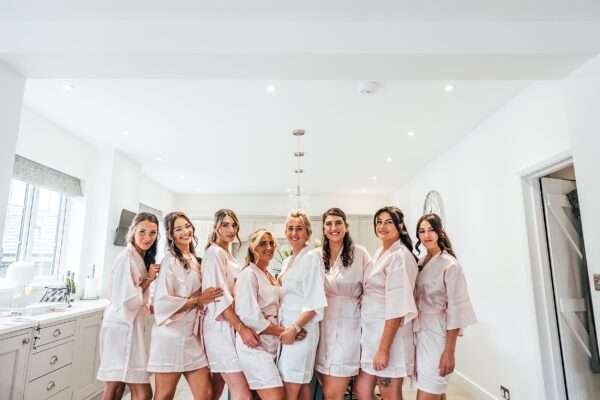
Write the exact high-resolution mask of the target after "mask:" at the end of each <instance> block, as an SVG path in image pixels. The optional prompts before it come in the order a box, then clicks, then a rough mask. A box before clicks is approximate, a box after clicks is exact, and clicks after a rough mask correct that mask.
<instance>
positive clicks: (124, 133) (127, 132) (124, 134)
mask: <svg viewBox="0 0 600 400" xmlns="http://www.w3.org/2000/svg"><path fill="white" fill-rule="evenodd" d="M121 135H123V136H129V131H127V130H125V131H123V132H121Z"/></svg>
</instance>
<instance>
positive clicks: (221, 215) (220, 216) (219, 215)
mask: <svg viewBox="0 0 600 400" xmlns="http://www.w3.org/2000/svg"><path fill="white" fill-rule="evenodd" d="M225 217H230V218H231V219H232V220H233V222H234V223H235V224H236V225H237V231H236V232H235V237H236V238H237V240H238V241H239V242H240V243H242V240H241V239H240V220H239V219H238V217H237V215H235V213H234V212H233V210H230V209H228V208H222V209H220V210H218V211H217V212H216V213H215V216H214V224H213V230H212V232H211V233H210V235H209V236H208V243H206V246H205V249H208V248H209V247H210V245H211V244H213V243H217V239H218V236H217V231H218V230H219V228H221V225H222V224H223V220H224V219H225Z"/></svg>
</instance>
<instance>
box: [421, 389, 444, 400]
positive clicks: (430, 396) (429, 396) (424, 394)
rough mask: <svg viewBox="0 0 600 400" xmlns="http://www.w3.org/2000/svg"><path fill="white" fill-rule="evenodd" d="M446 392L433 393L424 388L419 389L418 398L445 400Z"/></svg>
mask: <svg viewBox="0 0 600 400" xmlns="http://www.w3.org/2000/svg"><path fill="white" fill-rule="evenodd" d="M445 399H446V395H445V394H432V393H427V392H424V391H422V390H420V389H419V390H417V400H445Z"/></svg>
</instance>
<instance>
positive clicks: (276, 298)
mask: <svg viewBox="0 0 600 400" xmlns="http://www.w3.org/2000/svg"><path fill="white" fill-rule="evenodd" d="M235 289H236V290H235V293H236V295H235V312H236V313H237V315H238V316H239V318H240V320H241V321H242V322H243V323H244V324H245V325H246V326H247V327H249V328H251V329H254V331H255V332H256V333H257V334H259V335H260V345H259V346H258V347H256V348H250V347H248V346H246V345H245V344H244V342H243V341H242V339H241V338H240V336H239V335H237V337H236V342H235V345H236V349H237V354H238V357H239V360H240V364H241V366H242V370H243V372H244V376H246V380H247V381H248V385H249V386H250V389H252V390H257V389H267V388H273V387H280V386H283V383H282V381H281V377H280V376H279V370H278V369H277V365H276V364H275V358H276V357H277V350H279V337H278V336H273V335H266V334H261V333H262V332H263V331H264V330H265V329H267V328H268V327H269V324H274V325H278V324H279V322H278V319H277V313H278V310H279V302H280V297H281V287H280V286H279V285H273V284H271V282H270V281H269V278H268V277H267V276H266V275H265V273H264V272H263V271H262V270H261V269H260V268H259V267H257V266H256V265H254V264H250V265H248V266H247V267H244V269H242V272H241V273H240V274H239V276H238V279H237V282H236V284H235Z"/></svg>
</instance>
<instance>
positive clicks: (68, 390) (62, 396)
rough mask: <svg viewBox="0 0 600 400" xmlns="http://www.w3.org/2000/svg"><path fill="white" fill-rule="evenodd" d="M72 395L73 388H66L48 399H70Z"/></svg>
mask: <svg viewBox="0 0 600 400" xmlns="http://www.w3.org/2000/svg"><path fill="white" fill-rule="evenodd" d="M72 397H73V389H71V388H66V389H65V390H63V391H62V392H60V393H57V394H55V395H54V396H52V397H49V398H48V400H71V398H72Z"/></svg>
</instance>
